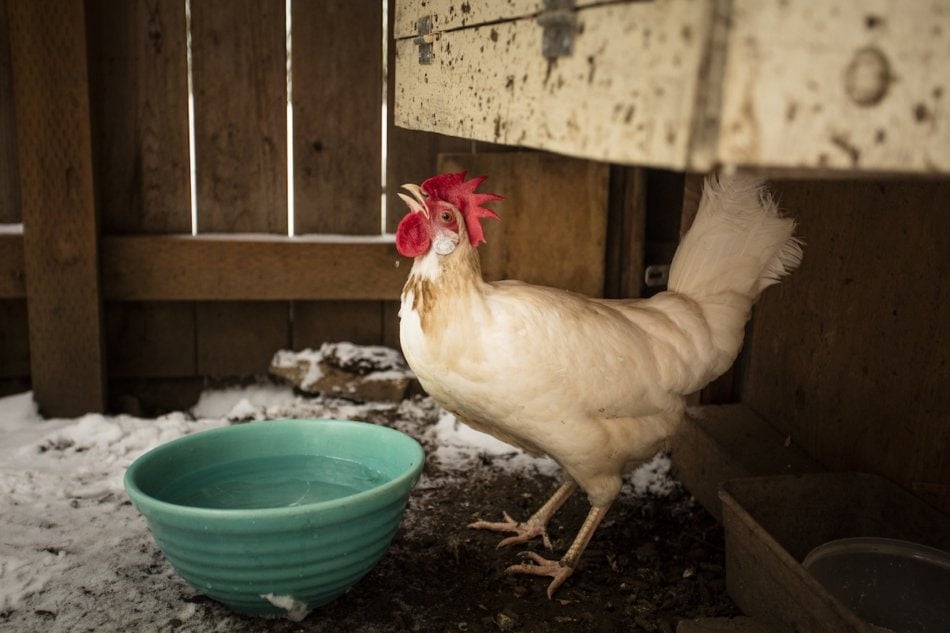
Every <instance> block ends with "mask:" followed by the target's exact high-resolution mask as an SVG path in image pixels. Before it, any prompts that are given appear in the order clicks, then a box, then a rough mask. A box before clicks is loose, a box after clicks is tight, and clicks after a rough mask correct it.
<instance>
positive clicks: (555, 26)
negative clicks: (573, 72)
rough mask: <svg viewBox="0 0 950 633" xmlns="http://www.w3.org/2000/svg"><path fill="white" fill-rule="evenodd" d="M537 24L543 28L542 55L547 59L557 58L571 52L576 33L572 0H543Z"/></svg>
mask: <svg viewBox="0 0 950 633" xmlns="http://www.w3.org/2000/svg"><path fill="white" fill-rule="evenodd" d="M538 24H540V25H541V27H542V28H544V33H543V34H542V36H541V54H542V55H544V56H545V57H546V58H547V59H557V58H558V57H565V56H567V55H570V54H571V53H572V52H573V50H574V35H575V34H576V33H577V15H576V14H575V13H574V0H544V9H543V10H542V11H541V13H540V14H539V15H538Z"/></svg>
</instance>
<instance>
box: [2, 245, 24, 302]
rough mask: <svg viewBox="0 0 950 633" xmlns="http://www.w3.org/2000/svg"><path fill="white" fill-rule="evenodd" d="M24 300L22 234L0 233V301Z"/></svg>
mask: <svg viewBox="0 0 950 633" xmlns="http://www.w3.org/2000/svg"><path fill="white" fill-rule="evenodd" d="M24 298H26V274H25V272H24V268H23V233H22V232H19V231H18V232H13V233H0V299H24Z"/></svg>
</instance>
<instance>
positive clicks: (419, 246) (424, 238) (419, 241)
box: [396, 212, 432, 257]
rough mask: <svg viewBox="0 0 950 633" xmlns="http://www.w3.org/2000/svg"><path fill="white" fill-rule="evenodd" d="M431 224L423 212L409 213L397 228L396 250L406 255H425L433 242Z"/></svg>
mask: <svg viewBox="0 0 950 633" xmlns="http://www.w3.org/2000/svg"><path fill="white" fill-rule="evenodd" d="M431 241H432V240H431V239H430V238H429V226H428V223H427V221H426V218H425V216H424V215H423V214H422V213H418V212H413V213H409V214H407V215H406V217H404V218H403V219H402V221H401V222H400V223H399V228H397V229H396V250H398V251H399V253H400V254H401V255H403V256H405V257H419V256H420V255H425V254H426V252H428V250H429V245H430V244H431Z"/></svg>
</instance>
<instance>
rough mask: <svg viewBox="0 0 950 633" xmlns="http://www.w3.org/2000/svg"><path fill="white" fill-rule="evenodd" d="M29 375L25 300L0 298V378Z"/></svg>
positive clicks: (28, 338)
mask: <svg viewBox="0 0 950 633" xmlns="http://www.w3.org/2000/svg"><path fill="white" fill-rule="evenodd" d="M29 375H30V331H29V328H28V327H27V321H26V301H25V300H23V299H0V378H25V377H27V376H29Z"/></svg>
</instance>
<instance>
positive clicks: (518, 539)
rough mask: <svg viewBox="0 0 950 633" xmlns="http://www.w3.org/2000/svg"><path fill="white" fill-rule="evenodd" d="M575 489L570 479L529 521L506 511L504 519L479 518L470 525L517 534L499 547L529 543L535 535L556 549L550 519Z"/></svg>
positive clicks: (479, 528) (575, 486)
mask: <svg viewBox="0 0 950 633" xmlns="http://www.w3.org/2000/svg"><path fill="white" fill-rule="evenodd" d="M575 490H577V484H576V483H575V482H574V481H573V480H571V479H568V480H567V481H565V482H564V483H563V484H561V486H560V487H559V488H558V489H557V490H555V491H554V494H553V495H551V498H550V499H548V500H547V501H546V502H545V503H544V505H543V506H541V507H540V508H538V511H537V512H535V513H534V514H532V515H531V518H529V519H528V520H527V521H523V522H518V521H515V520H514V519H512V518H511V516H510V515H509V514H508V513H507V512H504V513H503V514H504V516H505V520H504V521H498V522H492V521H481V520H479V521H475V522H474V523H469V525H468V527H470V528H473V529H476V530H491V531H492V532H512V533H514V534H515V536H509V537H508V538H506V539H503V540H502V541H501V543H499V544H498V547H506V546H508V545H514V544H515V543H527V542H528V541H530V540H531V539H533V538H534V537H536V536H540V537H541V540H542V541H544V546H545V547H546V548H548V549H554V547H553V546H552V545H551V539H550V537H548V521H550V520H551V517H553V516H554V513H555V512H557V511H558V510H560V509H561V506H563V505H564V502H565V501H567V500H568V499H569V498H570V496H571V495H572V494H574V491H575Z"/></svg>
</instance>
